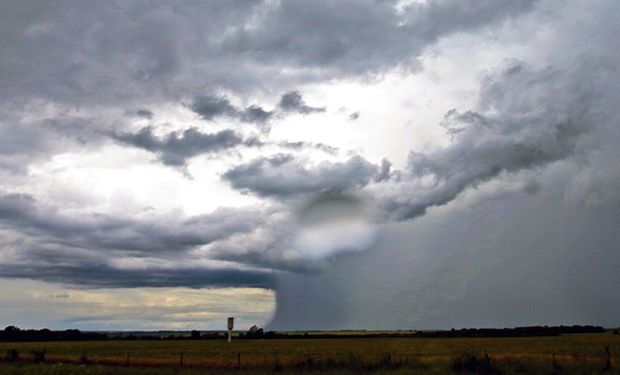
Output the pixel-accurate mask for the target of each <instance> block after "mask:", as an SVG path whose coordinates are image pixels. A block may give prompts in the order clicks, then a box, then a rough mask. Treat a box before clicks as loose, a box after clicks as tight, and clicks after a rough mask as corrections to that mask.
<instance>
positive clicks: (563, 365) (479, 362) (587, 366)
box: [0, 333, 620, 375]
mask: <svg viewBox="0 0 620 375" xmlns="http://www.w3.org/2000/svg"><path fill="white" fill-rule="evenodd" d="M606 348H608V349H609V351H608V353H609V354H610V355H611V357H610V358H608V354H607V352H606ZM10 349H15V350H17V351H18V353H19V357H18V361H17V362H14V363H6V362H4V363H0V374H58V375H60V374H76V375H77V374H92V375H97V374H119V375H120V374H134V373H135V374H200V373H215V374H219V373H233V372H234V373H238V372H243V373H270V372H273V371H278V372H282V373H295V372H330V373H360V372H374V373H412V372H415V373H449V372H453V371H454V370H457V371H461V372H467V371H468V370H472V371H478V372H482V373H579V374H581V373H598V372H603V370H605V371H606V373H620V369H619V368H618V367H620V364H618V359H619V358H620V335H612V334H611V333H604V334H572V335H562V336H557V337H523V338H372V339H369V338H363V337H360V338H346V339H345V338H342V339H282V340H238V341H236V342H233V343H231V344H227V343H226V342H223V341H208V340H201V341H194V340H183V341H120V340H119V341H116V340H111V341H92V342H39V343H37V342H34V343H32V342H30V343H0V355H2V356H3V355H4V353H6V352H7V350H10ZM43 349H45V350H46V355H45V362H44V363H40V364H34V363H32V354H31V351H40V350H43ZM485 355H486V356H488V360H487V359H485ZM610 365H611V367H610Z"/></svg>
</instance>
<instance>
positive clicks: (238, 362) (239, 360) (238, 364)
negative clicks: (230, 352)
mask: <svg viewBox="0 0 620 375" xmlns="http://www.w3.org/2000/svg"><path fill="white" fill-rule="evenodd" d="M237 368H241V353H237Z"/></svg>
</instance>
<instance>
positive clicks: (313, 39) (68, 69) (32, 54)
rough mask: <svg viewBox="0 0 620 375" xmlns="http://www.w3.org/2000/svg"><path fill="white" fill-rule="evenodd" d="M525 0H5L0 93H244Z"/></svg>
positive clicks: (407, 43)
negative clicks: (409, 0)
mask: <svg viewBox="0 0 620 375" xmlns="http://www.w3.org/2000/svg"><path fill="white" fill-rule="evenodd" d="M534 3H535V2H534V1H530V0H528V1H519V2H514V1H507V0H502V1H493V2H487V1H485V2H475V3H471V4H467V5H464V4H463V3H462V2H460V1H455V0H443V1H437V2H429V3H424V4H418V5H412V6H408V7H406V8H404V9H399V8H398V7H397V6H396V5H395V3H394V2H391V1H385V2H375V1H353V0H348V1H340V2H333V1H330V0H326V1H313V2H310V3H305V2H281V3H273V2H264V1H243V2H237V1H227V2H225V3H223V4H219V3H206V4H195V3H191V2H184V3H178V4H170V3H169V2H166V1H155V2H146V1H138V2H132V3H131V4H128V3H126V2H123V1H116V2H113V3H106V4H101V3H99V2H96V1H87V2H80V3H75V2H71V1H61V2H59V3H55V4H54V6H50V4H48V3H46V2H29V3H23V2H21V1H8V2H3V4H2V12H0V14H1V15H2V16H1V17H2V22H0V25H2V26H0V33H1V34H2V35H3V43H2V47H0V56H2V58H1V59H2V61H1V62H0V65H1V66H3V71H4V74H3V75H2V78H0V86H1V87H2V88H3V89H2V94H0V99H4V100H6V99H11V100H13V99H17V98H27V99H29V98H32V97H37V98H45V99H48V100H52V101H55V102H58V103H69V104H72V103H75V102H79V103H91V104H97V105H101V104H103V103H108V104H110V105H118V101H119V100H121V101H124V103H126V104H132V103H135V104H140V102H149V103H155V104H156V103H159V102H161V101H162V100H164V101H165V100H170V99H180V98H179V97H178V95H179V92H184V93H189V96H194V95H197V94H199V93H200V92H201V91H203V90H204V88H205V87H209V88H210V89H212V90H233V91H236V92H245V91H248V90H255V89H262V88H264V87H274V86H279V87H288V88H290V87H291V86H290V85H291V84H300V83H304V82H316V81H322V80H324V79H330V78H336V77H342V76H352V75H357V74H364V73H369V72H370V73H375V72H379V71H380V70H384V69H389V68H391V67H395V66H398V65H405V66H411V65H412V64H413V61H414V60H415V59H416V58H417V57H418V56H419V55H420V54H421V53H422V52H423V51H424V49H425V48H426V47H427V46H429V45H430V44H433V43H434V42H435V41H436V40H438V39H439V38H441V37H443V36H446V35H450V34H452V33H457V32H462V31H470V30H476V29H479V28H482V27H485V26H487V25H491V24H495V23H497V22H501V21H502V20H505V19H506V18H510V17H515V16H518V15H520V14H522V13H524V12H527V11H529V10H530V9H531V8H532V4H534ZM249 25H252V26H251V27H250V26H249ZM161 30H167V32H165V33H162V32H161ZM222 30H226V32H225V33H222ZM78 35H79V36H88V37H77V36H78ZM41 62H44V63H41ZM414 65H415V64H414ZM218 104H219V105H223V106H222V107H218ZM203 109H206V110H205V114H206V115H207V116H209V110H208V107H204V108H203ZM218 109H219V110H224V111H226V103H215V106H214V107H213V109H212V110H215V111H217V110H218Z"/></svg>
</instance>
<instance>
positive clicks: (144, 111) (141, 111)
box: [136, 109, 154, 120]
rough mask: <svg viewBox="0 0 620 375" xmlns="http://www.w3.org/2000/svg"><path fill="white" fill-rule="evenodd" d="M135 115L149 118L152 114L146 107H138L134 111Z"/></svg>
mask: <svg viewBox="0 0 620 375" xmlns="http://www.w3.org/2000/svg"><path fill="white" fill-rule="evenodd" d="M136 116H138V117H142V118H145V119H147V120H150V119H152V118H153V116H154V114H153V112H151V111H149V110H148V109H139V110H137V111H136Z"/></svg>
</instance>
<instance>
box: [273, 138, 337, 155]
mask: <svg viewBox="0 0 620 375" xmlns="http://www.w3.org/2000/svg"><path fill="white" fill-rule="evenodd" d="M278 145H279V146H280V147H284V148H288V149H291V150H297V151H299V150H303V149H304V148H313V149H316V150H320V151H323V152H325V153H328V154H331V155H335V154H336V153H337V152H338V148H336V147H333V146H330V145H327V144H325V143H314V142H303V141H298V142H288V141H287V142H279V143H278Z"/></svg>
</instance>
